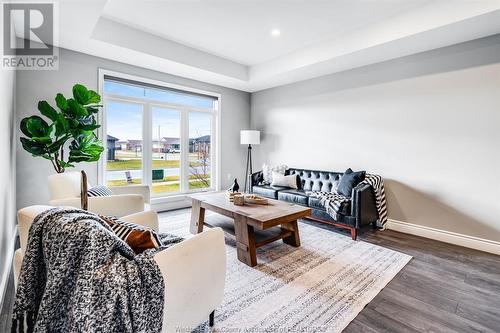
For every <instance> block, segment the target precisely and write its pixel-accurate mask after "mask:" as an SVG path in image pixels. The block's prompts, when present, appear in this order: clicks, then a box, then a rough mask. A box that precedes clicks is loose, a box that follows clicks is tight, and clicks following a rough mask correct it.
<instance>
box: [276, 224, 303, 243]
mask: <svg viewBox="0 0 500 333" xmlns="http://www.w3.org/2000/svg"><path fill="white" fill-rule="evenodd" d="M281 229H285V230H290V231H292V232H293V233H292V235H291V236H289V237H285V238H283V243H285V244H288V245H291V246H296V247H298V246H300V236H299V225H298V223H297V221H292V222H287V223H283V224H282V225H281Z"/></svg>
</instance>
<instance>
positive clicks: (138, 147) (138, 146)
mask: <svg viewBox="0 0 500 333" xmlns="http://www.w3.org/2000/svg"><path fill="white" fill-rule="evenodd" d="M127 150H132V151H136V152H139V151H142V140H127Z"/></svg>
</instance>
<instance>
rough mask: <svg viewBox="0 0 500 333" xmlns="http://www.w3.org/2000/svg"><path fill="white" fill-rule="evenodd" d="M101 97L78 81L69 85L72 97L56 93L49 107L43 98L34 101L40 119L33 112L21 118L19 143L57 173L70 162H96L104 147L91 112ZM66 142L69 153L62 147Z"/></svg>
mask: <svg viewBox="0 0 500 333" xmlns="http://www.w3.org/2000/svg"><path fill="white" fill-rule="evenodd" d="M100 101H101V96H99V94H98V93H96V92H95V91H93V90H89V89H87V88H86V87H85V86H83V85H81V84H75V85H74V86H73V98H69V99H66V97H64V95H63V94H61V93H58V94H57V96H56V98H55V102H56V105H57V108H58V109H59V110H56V109H55V108H53V107H52V106H51V105H50V104H49V103H48V102H47V101H40V102H38V110H39V111H40V113H41V114H42V115H43V116H45V117H46V118H47V119H48V120H49V122H47V121H46V120H45V119H44V118H42V117H40V116H37V115H34V116H31V117H26V118H24V119H22V120H21V125H20V129H21V132H22V133H23V134H24V135H25V136H26V137H21V139H20V140H21V144H22V146H23V148H24V150H26V151H27V152H29V153H31V154H32V156H34V157H42V158H45V159H47V160H49V161H50V162H51V163H52V166H53V167H54V169H55V170H56V172H57V173H63V172H64V171H65V170H66V168H70V167H74V163H79V162H97V161H98V160H99V158H100V157H101V153H102V152H103V150H104V148H103V146H102V142H101V140H99V139H98V138H97V135H96V134H95V133H94V131H95V130H96V129H97V128H99V127H100V125H98V124H97V121H96V117H95V115H96V114H97V112H98V111H99V108H100V107H101V106H102V105H100V104H99V103H100ZM49 123H50V124H49ZM68 144H69V154H68V155H67V156H65V154H64V148H65V147H66V146H67V145H68Z"/></svg>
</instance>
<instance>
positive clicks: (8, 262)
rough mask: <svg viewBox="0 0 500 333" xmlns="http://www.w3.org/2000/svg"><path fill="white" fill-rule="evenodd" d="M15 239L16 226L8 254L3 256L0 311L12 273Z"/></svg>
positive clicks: (0, 277)
mask: <svg viewBox="0 0 500 333" xmlns="http://www.w3.org/2000/svg"><path fill="white" fill-rule="evenodd" d="M16 237H17V225H16V226H15V227H14V234H13V235H12V238H11V239H12V244H11V246H9V249H8V252H7V253H6V254H5V258H6V260H5V266H4V267H3V271H2V275H1V276H0V309H2V307H3V301H4V299H5V292H6V291H7V284H8V282H9V275H10V274H11V272H12V260H14V250H15V248H14V247H15V243H16Z"/></svg>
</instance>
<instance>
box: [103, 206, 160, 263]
mask: <svg viewBox="0 0 500 333" xmlns="http://www.w3.org/2000/svg"><path fill="white" fill-rule="evenodd" d="M100 217H101V218H102V219H103V220H104V222H106V223H107V224H108V225H109V226H110V227H111V229H112V230H113V232H114V233H115V234H116V236H118V238H120V239H121V240H122V241H124V242H125V243H127V244H128V245H129V246H130V247H131V248H132V250H134V252H135V253H137V254H139V253H142V252H144V251H146V250H147V249H157V248H158V247H159V246H160V245H161V240H160V238H159V236H158V234H157V233H156V232H155V231H154V230H152V229H150V228H147V227H143V226H140V225H138V224H135V223H131V222H125V221H122V220H120V219H119V218H117V217H115V216H103V215H100Z"/></svg>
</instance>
